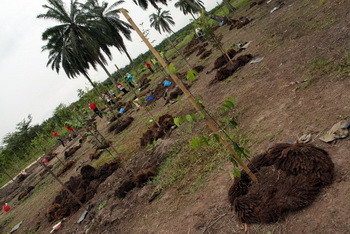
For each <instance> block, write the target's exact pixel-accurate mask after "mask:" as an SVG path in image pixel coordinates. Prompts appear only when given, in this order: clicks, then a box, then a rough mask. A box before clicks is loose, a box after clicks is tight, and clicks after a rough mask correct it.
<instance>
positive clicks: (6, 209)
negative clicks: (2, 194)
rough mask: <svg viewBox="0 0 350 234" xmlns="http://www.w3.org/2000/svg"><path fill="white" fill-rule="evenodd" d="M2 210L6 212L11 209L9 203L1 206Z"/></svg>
mask: <svg viewBox="0 0 350 234" xmlns="http://www.w3.org/2000/svg"><path fill="white" fill-rule="evenodd" d="M2 210H3V211H5V212H8V211H10V210H11V207H10V206H9V205H7V203H5V205H3V206H2Z"/></svg>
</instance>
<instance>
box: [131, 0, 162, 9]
mask: <svg viewBox="0 0 350 234" xmlns="http://www.w3.org/2000/svg"><path fill="white" fill-rule="evenodd" d="M133 1H134V3H135V4H136V5H138V6H140V7H141V8H142V9H144V10H146V9H147V8H148V4H149V3H150V4H151V5H152V6H153V7H154V8H156V9H157V10H158V9H159V7H158V4H159V3H162V4H164V5H167V0H133Z"/></svg>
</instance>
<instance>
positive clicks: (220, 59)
mask: <svg viewBox="0 0 350 234" xmlns="http://www.w3.org/2000/svg"><path fill="white" fill-rule="evenodd" d="M227 54H228V56H230V58H231V59H232V58H233V57H235V55H236V54H237V52H236V51H235V50H234V49H230V50H228V51H227ZM227 60H228V59H227V58H226V56H225V55H221V56H220V57H218V58H217V59H216V60H215V62H214V69H218V68H220V67H222V66H224V65H225V64H227V63H228V61H227Z"/></svg>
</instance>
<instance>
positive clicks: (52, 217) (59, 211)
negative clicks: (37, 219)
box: [45, 161, 119, 222]
mask: <svg viewBox="0 0 350 234" xmlns="http://www.w3.org/2000/svg"><path fill="white" fill-rule="evenodd" d="M118 168H119V161H113V162H112V163H110V164H105V165H103V166H102V167H100V168H99V169H95V168H93V167H91V166H90V165H86V166H84V167H82V168H81V171H80V175H78V176H75V177H71V178H70V179H69V181H68V182H66V183H65V185H66V186H67V188H68V189H69V190H70V191H71V192H72V193H73V194H74V195H75V196H76V197H78V199H79V200H80V201H81V202H82V203H86V202H87V201H89V200H91V199H92V198H93V197H94V195H95V193H96V191H97V188H98V186H99V185H100V184H101V183H102V182H104V181H105V180H106V179H107V178H108V177H109V176H110V175H111V174H113V172H114V171H116V170H117V169H118ZM79 208H80V205H79V203H78V202H77V201H76V200H75V199H74V197H73V196H72V195H70V194H69V193H68V192H67V191H66V190H65V189H62V190H61V191H60V193H59V195H57V196H56V197H55V199H54V201H53V203H52V205H51V206H50V207H49V208H48V209H47V210H46V213H45V216H46V217H47V219H48V221H49V222H52V221H57V220H60V219H62V218H64V217H68V216H70V215H71V214H74V213H75V212H76V211H78V210H79Z"/></svg>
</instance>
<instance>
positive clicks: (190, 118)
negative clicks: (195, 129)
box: [185, 114, 197, 123]
mask: <svg viewBox="0 0 350 234" xmlns="http://www.w3.org/2000/svg"><path fill="white" fill-rule="evenodd" d="M185 119H186V120H187V121H188V122H189V123H192V122H197V118H196V116H195V115H194V114H188V115H185Z"/></svg>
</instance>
